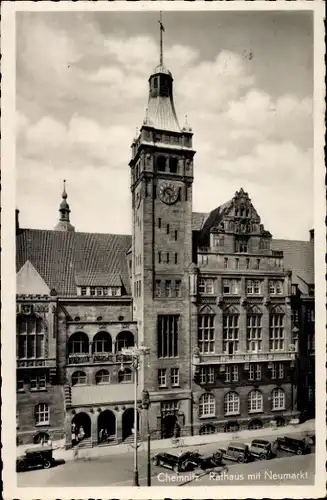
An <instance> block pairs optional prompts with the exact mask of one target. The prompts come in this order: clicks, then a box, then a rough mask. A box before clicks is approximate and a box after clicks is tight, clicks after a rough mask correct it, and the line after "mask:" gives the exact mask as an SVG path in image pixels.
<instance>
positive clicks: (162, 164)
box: [157, 156, 166, 172]
mask: <svg viewBox="0 0 327 500" xmlns="http://www.w3.org/2000/svg"><path fill="white" fill-rule="evenodd" d="M157 168H158V170H159V172H165V171H166V158H165V157H164V156H158V158H157Z"/></svg>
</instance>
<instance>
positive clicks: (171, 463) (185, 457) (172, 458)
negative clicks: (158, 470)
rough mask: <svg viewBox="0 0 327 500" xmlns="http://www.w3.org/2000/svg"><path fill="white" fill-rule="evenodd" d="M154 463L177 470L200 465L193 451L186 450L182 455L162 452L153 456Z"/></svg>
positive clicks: (181, 470) (182, 470) (180, 470)
mask: <svg viewBox="0 0 327 500" xmlns="http://www.w3.org/2000/svg"><path fill="white" fill-rule="evenodd" d="M152 463H153V465H157V466H160V467H166V468H167V469H171V470H173V471H175V472H184V471H187V470H190V469H194V468H196V467H198V458H197V456H196V454H194V453H193V452H186V453H183V454H182V455H173V454H172V453H166V452H161V453H157V454H156V455H154V457H153V458H152Z"/></svg>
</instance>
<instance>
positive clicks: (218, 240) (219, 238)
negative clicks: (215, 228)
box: [213, 234, 224, 247]
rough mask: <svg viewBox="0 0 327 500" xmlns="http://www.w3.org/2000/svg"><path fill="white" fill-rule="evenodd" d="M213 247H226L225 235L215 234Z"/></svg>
mask: <svg viewBox="0 0 327 500" xmlns="http://www.w3.org/2000/svg"><path fill="white" fill-rule="evenodd" d="M213 246H214V247H222V246H224V235H223V234H214V235H213Z"/></svg>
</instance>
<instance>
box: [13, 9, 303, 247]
mask: <svg viewBox="0 0 327 500" xmlns="http://www.w3.org/2000/svg"><path fill="white" fill-rule="evenodd" d="M163 22H164V26H165V33H164V62H165V64H166V66H167V67H168V68H169V69H170V70H171V72H172V74H173V77H174V100H175V106H176V110H177V114H178V118H179V121H180V125H181V126H182V125H183V124H184V123H185V115H187V121H188V123H189V124H190V125H191V126H192V129H193V132H194V142H193V144H194V147H195V149H196V151H197V153H196V156H195V165H194V183H193V211H195V212H210V211H211V210H213V209H214V208H215V207H217V206H218V205H221V204H223V203H225V202H226V201H228V200H229V199H231V198H232V197H233V196H234V193H235V191H237V190H239V189H240V187H243V188H244V189H245V190H246V191H248V193H249V195H250V197H251V199H252V201H253V204H254V206H255V208H256V210H257V212H258V213H259V215H260V216H261V221H262V223H263V224H264V225H265V228H266V229H267V230H269V231H270V232H271V233H272V234H273V237H275V238H287V239H300V240H307V239H308V237H309V229H311V227H312V226H313V157H312V156H313V151H312V148H313V120H312V97H313V28H312V15H311V13H310V12H294V11H293V12H289V13H288V12H273V11H272V12H259V11H258V12H255V11H253V12H219V11H210V12H200V11H198V12H196V11H195V12H185V11H184V12H164V13H163ZM158 28H159V25H158V12H142V13H138V12H121V13H119V12H87V13H83V12H51V13H50V12H48V13H46V12H33V13H28V12H19V13H17V14H16V50H17V55H16V112H17V120H16V125H17V129H16V134H17V135H16V179H17V180H16V182H17V192H16V205H17V208H19V210H20V225H21V227H25V228H27V227H29V228H39V229H53V228H54V226H55V225H56V223H57V221H58V217H59V213H58V208H59V204H60V201H61V192H62V184H63V179H66V180H67V192H68V202H69V204H70V208H71V222H72V224H73V225H74V226H75V228H76V230H77V231H89V232H101V233H117V234H130V233H131V193H130V173H129V167H128V162H129V160H130V157H131V151H130V146H131V143H132V140H133V137H134V136H135V134H136V128H137V127H140V126H141V125H142V121H143V119H144V117H145V110H146V106H147V100H148V78H149V76H150V74H151V72H152V70H153V69H154V67H155V66H156V65H157V64H158V62H159V29H158Z"/></svg>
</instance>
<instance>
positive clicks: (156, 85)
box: [153, 77, 158, 89]
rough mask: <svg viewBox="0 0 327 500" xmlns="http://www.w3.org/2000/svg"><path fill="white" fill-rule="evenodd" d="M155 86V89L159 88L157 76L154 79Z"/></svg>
mask: <svg viewBox="0 0 327 500" xmlns="http://www.w3.org/2000/svg"><path fill="white" fill-rule="evenodd" d="M153 88H154V89H157V88H158V78H157V77H155V78H154V79H153Z"/></svg>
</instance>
